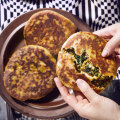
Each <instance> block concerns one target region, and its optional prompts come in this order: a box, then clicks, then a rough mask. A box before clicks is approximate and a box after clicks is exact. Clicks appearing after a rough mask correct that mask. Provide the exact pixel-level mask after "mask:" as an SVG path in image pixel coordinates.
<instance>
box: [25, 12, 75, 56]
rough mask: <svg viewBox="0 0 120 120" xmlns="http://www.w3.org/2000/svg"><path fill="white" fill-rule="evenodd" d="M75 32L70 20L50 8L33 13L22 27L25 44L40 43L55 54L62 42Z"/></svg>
mask: <svg viewBox="0 0 120 120" xmlns="http://www.w3.org/2000/svg"><path fill="white" fill-rule="evenodd" d="M75 32H76V27H75V25H74V23H73V22H72V21H70V20H69V19H67V18H66V17H64V16H62V15H61V14H59V13H57V12H54V11H52V10H43V11H40V12H37V13H35V14H33V15H32V16H31V17H30V19H29V20H28V22H27V23H26V25H25V28H24V38H25V43H26V44H27V45H40V46H43V47H45V48H47V49H48V50H49V51H50V52H51V54H52V55H54V56H57V54H58V52H59V50H60V48H61V46H62V44H63V43H64V42H65V40H67V38H68V37H69V36H70V35H71V34H73V33H75Z"/></svg>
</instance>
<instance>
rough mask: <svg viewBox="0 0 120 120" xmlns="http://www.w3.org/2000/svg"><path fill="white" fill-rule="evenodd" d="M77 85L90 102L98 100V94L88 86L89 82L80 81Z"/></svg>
mask: <svg viewBox="0 0 120 120" xmlns="http://www.w3.org/2000/svg"><path fill="white" fill-rule="evenodd" d="M76 83H77V86H78V87H79V89H80V90H81V92H82V93H83V94H84V95H85V97H86V98H87V99H88V100H89V101H94V100H95V99H96V98H98V94H97V93H96V92H95V91H94V90H93V89H92V88H91V87H90V86H89V85H88V83H87V82H85V81H84V80H81V79H78V80H77V81H76Z"/></svg>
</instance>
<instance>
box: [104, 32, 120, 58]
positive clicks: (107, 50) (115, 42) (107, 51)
mask: <svg viewBox="0 0 120 120" xmlns="http://www.w3.org/2000/svg"><path fill="white" fill-rule="evenodd" d="M119 44H120V33H117V34H116V35H115V36H114V37H112V39H110V40H109V41H108V42H107V44H106V45H105V47H104V49H103V52H102V56H103V57H107V56H109V55H111V54H112V53H113V51H114V50H115V48H116V47H118V46H119Z"/></svg>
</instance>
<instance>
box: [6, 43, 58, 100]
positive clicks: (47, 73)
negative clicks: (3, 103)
mask: <svg viewBox="0 0 120 120" xmlns="http://www.w3.org/2000/svg"><path fill="white" fill-rule="evenodd" d="M55 71H56V60H55V59H54V58H53V56H52V55H51V54H50V52H49V51H48V50H47V49H45V48H43V47H40V46H37V45H28V46H25V47H23V48H21V49H20V50H18V51H16V52H15V53H14V54H13V55H12V57H11V58H10V59H9V61H8V63H7V65H6V67H5V72H4V86H5V88H6V90H7V91H8V93H9V94H10V95H11V96H12V97H14V98H16V99H18V100H21V101H25V100H28V99H39V98H41V97H44V96H46V95H47V94H48V93H50V92H51V91H52V90H53V89H54V87H55V83H54V80H53V79H54V77H55V74H56V72H55Z"/></svg>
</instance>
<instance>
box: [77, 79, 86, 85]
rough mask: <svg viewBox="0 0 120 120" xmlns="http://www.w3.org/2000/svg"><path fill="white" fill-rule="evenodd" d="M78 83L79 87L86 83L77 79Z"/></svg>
mask: <svg viewBox="0 0 120 120" xmlns="http://www.w3.org/2000/svg"><path fill="white" fill-rule="evenodd" d="M76 83H77V85H79V86H82V85H83V83H84V81H83V80H81V79H77V81H76Z"/></svg>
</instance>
